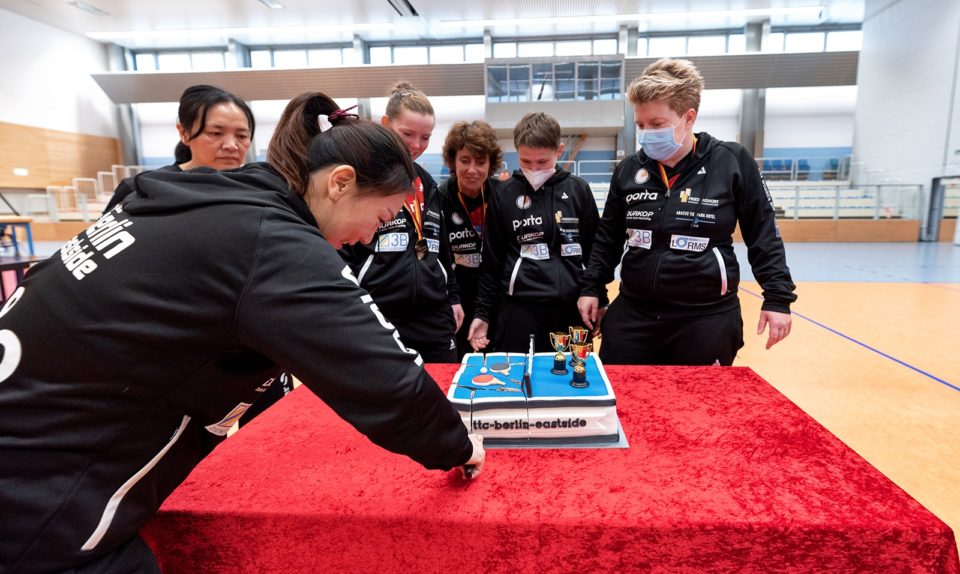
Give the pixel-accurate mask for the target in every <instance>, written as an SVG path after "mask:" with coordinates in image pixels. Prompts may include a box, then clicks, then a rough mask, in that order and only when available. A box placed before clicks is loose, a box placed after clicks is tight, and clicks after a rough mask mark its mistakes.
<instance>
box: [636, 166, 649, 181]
mask: <svg viewBox="0 0 960 574" xmlns="http://www.w3.org/2000/svg"><path fill="white" fill-rule="evenodd" d="M649 179H650V172H649V171H647V170H646V168H642V167H641V168H640V169H638V170H637V173H636V174H634V176H633V181H634V182H636V183H637V185H640V184H642V183H647V181H649Z"/></svg>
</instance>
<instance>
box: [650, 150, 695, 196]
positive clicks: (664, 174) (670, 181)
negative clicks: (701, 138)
mask: <svg viewBox="0 0 960 574" xmlns="http://www.w3.org/2000/svg"><path fill="white" fill-rule="evenodd" d="M692 151H693V153H696V152H697V136H693V150H692ZM657 167H658V168H660V179H662V180H663V185H665V186H666V187H667V197H670V189H671V188H672V187H673V184H675V183H677V180H678V179H680V175H682V174H680V173H678V174H676V175H675V176H673V177H669V178H668V177H667V170H665V169H663V164H662V163H660V162H659V161H658V162H657Z"/></svg>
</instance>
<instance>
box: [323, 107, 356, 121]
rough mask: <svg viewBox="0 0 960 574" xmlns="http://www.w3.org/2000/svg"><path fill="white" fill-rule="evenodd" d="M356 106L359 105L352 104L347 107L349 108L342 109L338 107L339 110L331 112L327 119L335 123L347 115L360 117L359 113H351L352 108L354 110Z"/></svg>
mask: <svg viewBox="0 0 960 574" xmlns="http://www.w3.org/2000/svg"><path fill="white" fill-rule="evenodd" d="M355 107H357V106H350V107H349V108H347V109H345V110H340V109H338V110H336V111H335V112H333V113H332V114H330V115H328V116H327V121H328V122H330V123H331V124H333V123H334V122H337V121H339V120H341V119H343V118H346V117H351V118H359V117H360V116H358V115H357V114H351V113H349V112H350V110H352V109H353V108H355Z"/></svg>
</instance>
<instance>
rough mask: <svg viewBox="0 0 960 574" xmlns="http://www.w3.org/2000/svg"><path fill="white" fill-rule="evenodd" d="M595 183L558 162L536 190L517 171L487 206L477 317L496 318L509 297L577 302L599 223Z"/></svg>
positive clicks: (549, 302)
mask: <svg viewBox="0 0 960 574" xmlns="http://www.w3.org/2000/svg"><path fill="white" fill-rule="evenodd" d="M599 219H600V216H599V213H598V212H597V202H596V200H594V198H593V193H592V192H591V191H590V185H589V184H588V183H587V182H586V181H584V180H582V179H580V178H579V177H577V176H575V175H572V174H570V172H568V171H566V170H563V169H561V168H560V167H559V166H557V168H556V172H555V173H554V174H553V175H552V176H551V177H550V179H549V180H547V182H546V183H544V184H543V187H541V188H540V189H538V190H536V191H534V189H533V188H532V187H531V186H530V183H529V182H527V179H526V178H525V177H524V175H523V172H522V171H520V170H517V171H515V172H514V173H513V176H512V177H511V178H510V179H508V180H507V181H505V182H503V184H502V185H501V186H500V189H499V190H498V191H497V192H496V193H494V194H493V195H492V197H491V200H490V202H489V203H488V204H487V218H486V221H484V224H483V248H482V249H483V260H482V261H481V262H480V284H479V288H478V292H477V308H476V317H477V318H479V319H483V320H484V321H487V322H489V321H490V319H491V318H495V317H496V311H497V308H498V306H499V301H500V297H501V296H503V295H506V296H508V297H514V298H516V299H517V300H520V301H523V302H525V303H529V304H535V305H540V304H543V305H554V304H571V303H572V304H576V302H577V298H578V297H580V279H581V275H582V273H583V269H584V264H585V263H586V262H587V261H588V260H589V257H590V252H591V250H592V248H593V243H594V235H595V234H596V230H597V225H598V223H599Z"/></svg>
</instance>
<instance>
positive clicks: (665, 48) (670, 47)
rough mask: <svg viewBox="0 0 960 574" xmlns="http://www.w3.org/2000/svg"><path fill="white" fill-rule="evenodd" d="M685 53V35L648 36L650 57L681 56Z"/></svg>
mask: <svg viewBox="0 0 960 574" xmlns="http://www.w3.org/2000/svg"><path fill="white" fill-rule="evenodd" d="M686 53H687V38H686V37H685V36H662V37H656V38H650V51H649V52H648V53H647V55H648V56H650V57H651V58H668V57H675V56H683V55H685V54H686Z"/></svg>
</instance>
